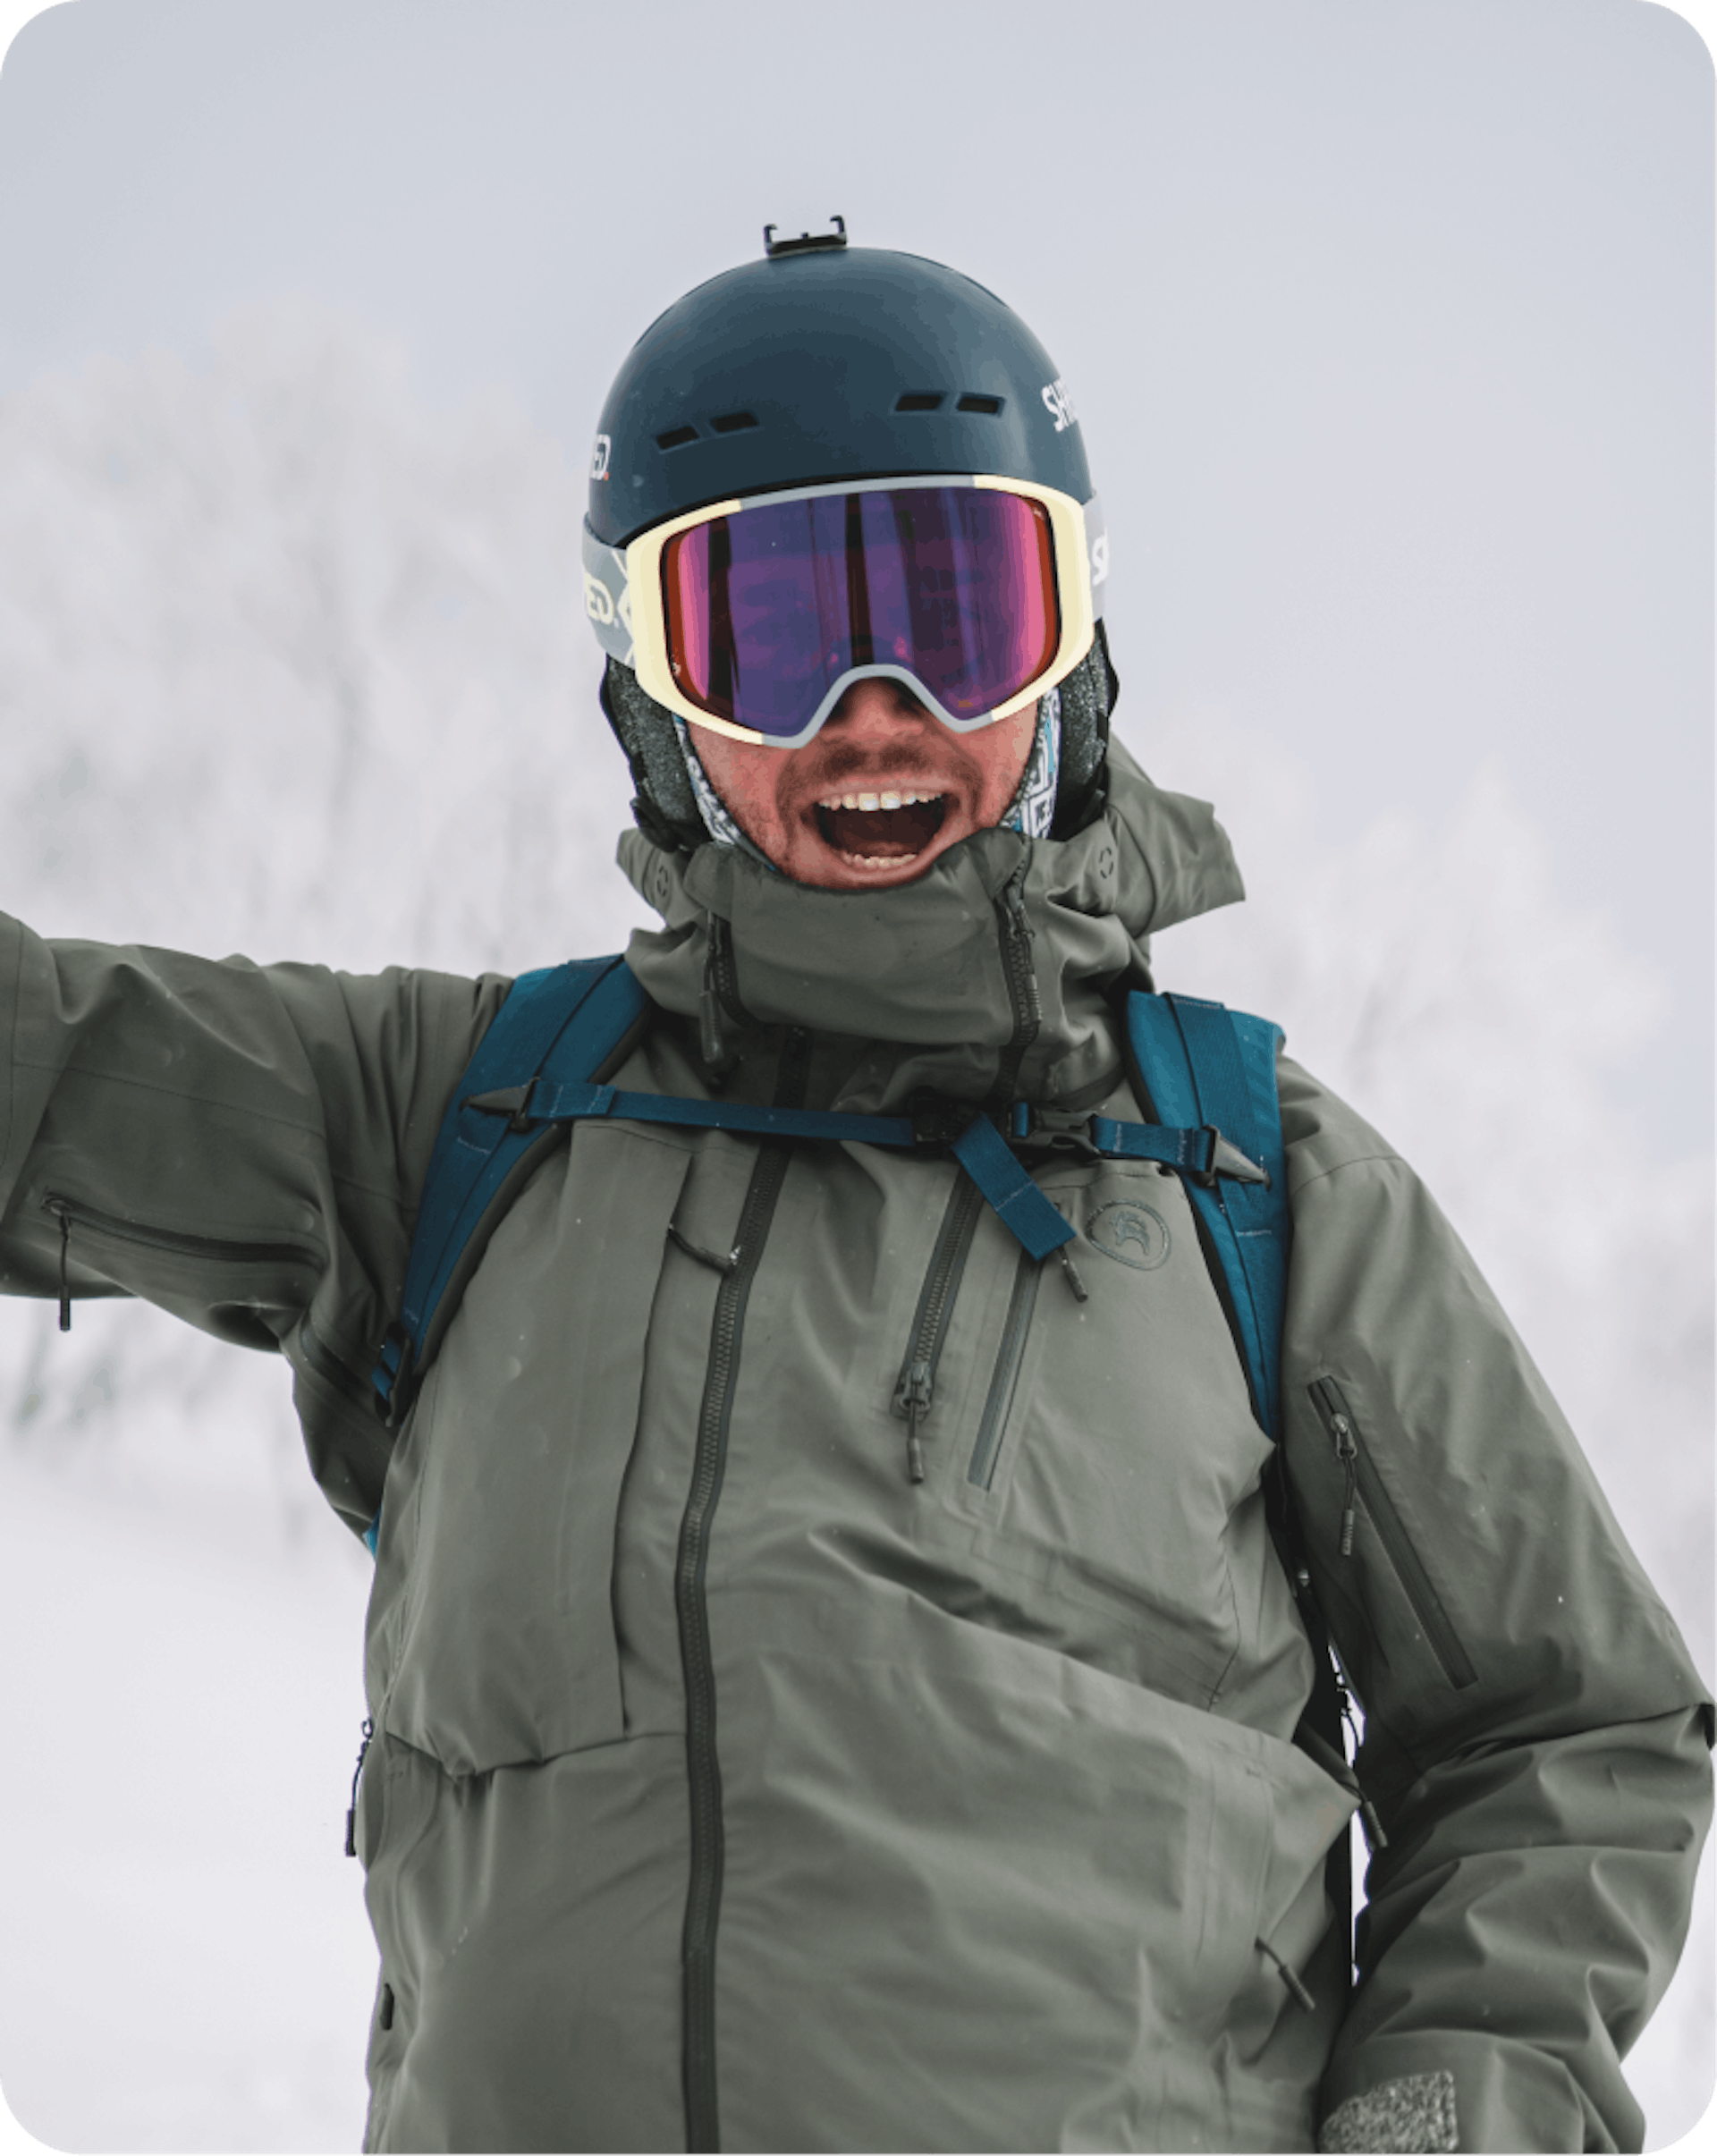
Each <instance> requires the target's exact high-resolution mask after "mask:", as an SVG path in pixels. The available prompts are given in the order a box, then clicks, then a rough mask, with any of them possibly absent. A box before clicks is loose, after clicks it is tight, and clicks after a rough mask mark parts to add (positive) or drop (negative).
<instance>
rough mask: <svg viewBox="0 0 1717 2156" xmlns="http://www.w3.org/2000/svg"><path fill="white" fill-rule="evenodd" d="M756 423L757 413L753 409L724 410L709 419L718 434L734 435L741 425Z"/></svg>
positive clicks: (754, 424)
mask: <svg viewBox="0 0 1717 2156" xmlns="http://www.w3.org/2000/svg"><path fill="white" fill-rule="evenodd" d="M710 425H711V426H712V427H714V428H715V431H716V433H717V434H718V435H736V434H738V433H739V432H740V429H741V428H742V427H755V426H756V425H757V413H756V412H754V411H724V412H723V413H721V414H720V415H719V417H717V418H716V419H712V420H711V421H710Z"/></svg>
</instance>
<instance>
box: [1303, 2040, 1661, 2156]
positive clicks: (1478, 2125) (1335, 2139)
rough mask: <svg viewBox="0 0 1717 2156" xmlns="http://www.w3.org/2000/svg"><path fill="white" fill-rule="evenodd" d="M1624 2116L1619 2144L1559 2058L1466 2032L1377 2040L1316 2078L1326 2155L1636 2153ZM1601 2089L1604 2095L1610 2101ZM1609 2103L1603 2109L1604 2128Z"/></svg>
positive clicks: (1638, 2132)
mask: <svg viewBox="0 0 1717 2156" xmlns="http://www.w3.org/2000/svg"><path fill="white" fill-rule="evenodd" d="M1616 2078H1617V2081H1618V2083H1619V2084H1620V2088H1619V2090H1618V2091H1617V2092H1615V2095H1616V2096H1620V2099H1621V2101H1623V2102H1625V2103H1626V2104H1627V2105H1628V2109H1630V2111H1631V2113H1632V2117H1631V2118H1630V2119H1629V2120H1628V2121H1627V2122H1626V2125H1627V2126H1631V2129H1632V2130H1631V2131H1627V2130H1624V2134H1623V2136H1622V2138H1621V2139H1620V2141H1617V2140H1614V2139H1612V2138H1611V2134H1610V2132H1609V2131H1606V2128H1605V2125H1604V2121H1603V2119H1602V2118H1600V2117H1599V2116H1598V2113H1597V2111H1596V2109H1594V2107H1593V2106H1592V2105H1590V2104H1588V2103H1587V2102H1586V2101H1584V2100H1583V2099H1582V2097H1581V2094H1580V2092H1579V2090H1578V2088H1577V2085H1576V2084H1575V2081H1574V2077H1573V2076H1572V2075H1571V2074H1570V2073H1569V2070H1568V2068H1567V2067H1565V2066H1564V2065H1563V2064H1562V2062H1561V2059H1555V2058H1552V2057H1551V2056H1550V2055H1549V2054H1548V2053H1546V2052H1544V2051H1540V2050H1535V2049H1534V2048H1533V2047H1532V2046H1531V2045H1530V2044H1523V2043H1510V2042H1506V2041H1498V2040H1497V2039H1496V2038H1494V2037H1485V2036H1482V2035H1476V2034H1474V2033H1470V2032H1467V2031H1449V2032H1446V2033H1431V2032H1428V2031H1427V2032H1426V2033H1425V2034H1424V2035H1423V2036H1415V2037H1395V2038H1388V2037H1384V2038H1381V2039H1379V2040H1378V2041H1376V2042H1372V2043H1366V2044H1364V2045H1362V2046H1361V2047H1360V2048H1359V2049H1358V2050H1357V2051H1355V2052H1354V2053H1353V2054H1351V2055H1350V2056H1349V2057H1348V2058H1345V2059H1343V2058H1341V2057H1340V2056H1339V2055H1338V2058H1337V2059H1336V2062H1335V2064H1334V2066H1333V2067H1332V2070H1331V2072H1330V2074H1329V2076H1327V2078H1326V2079H1325V2082H1324V2092H1323V2106H1322V2119H1323V2123H1322V2124H1321V2126H1319V2128H1318V2135H1317V2145H1318V2148H1319V2149H1320V2150H1324V2151H1328V2152H1331V2156H1347V2152H1349V2151H1358V2150H1365V2151H1368V2152H1371V2156H1409V2152H1411V2156H1429V2152H1439V2156H1441V2152H1445V2151H1447V2152H1452V2151H1456V2150H1461V2151H1467V2150H1493V2149H1508V2150H1522V2151H1529V2150H1544V2151H1554V2150H1569V2149H1615V2148H1617V2147H1620V2148H1631V2149H1637V2148H1638V2147H1639V2145H1640V2143H1641V2141H1642V2139H1643V2138H1644V2134H1645V2119H1644V2118H1643V2116H1642V2115H1641V2114H1640V2112H1639V2109H1638V2107H1637V2105H1636V2104H1634V2103H1633V2101H1632V2099H1631V2096H1628V2095H1627V2094H1626V2093H1625V2091H1626V2084H1621V2083H1620V2075H1619V2074H1618V2076H1617V2077H1616ZM1606 2094H1611V2092H1608V2091H1606ZM1617 2108H1618V2107H1617V2104H1616V2102H1615V2101H1614V2097H1613V2096H1612V2101H1611V2104H1610V2105H1609V2106H1607V2107H1606V2109H1608V2110H1609V2112H1610V2114H1611V2126H1615V2125H1618V2124H1623V2123H1624V2122H1622V2121H1621V2120H1619V2119H1617V2118H1615V2117H1614V2111H1615V2109H1617Z"/></svg>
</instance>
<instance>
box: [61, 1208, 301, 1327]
mask: <svg viewBox="0 0 1717 2156" xmlns="http://www.w3.org/2000/svg"><path fill="white" fill-rule="evenodd" d="M42 1209H43V1211H44V1212H47V1213H52V1214H53V1215H54V1217H55V1220H57V1221H58V1222H59V1223H60V1330H61V1332H70V1331H71V1330H72V1292H71V1281H70V1278H69V1267H70V1259H71V1245H72V1228H73V1227H74V1226H76V1227H79V1228H82V1229H85V1230H88V1231H89V1233H90V1234H92V1235H104V1236H106V1238H107V1239H108V1240H109V1241H110V1242H115V1243H135V1244H137V1245H139V1246H140V1247H141V1248H143V1249H145V1250H164V1251H166V1252H167V1253H168V1254H169V1255H170V1256H173V1257H194V1258H213V1259H216V1260H218V1261H219V1262H220V1263H222V1264H229V1265H269V1264H294V1265H309V1266H311V1267H316V1266H319V1265H320V1264H321V1262H322V1261H321V1258H320V1257H319V1256H318V1255H317V1253H316V1252H315V1251H313V1250H311V1249H309V1248H308V1247H306V1246H305V1245H304V1244H302V1243H241V1242H236V1241H228V1240H227V1239H224V1237H221V1236H217V1235H189V1234H186V1233H183V1232H182V1230H179V1229H177V1228H150V1227H147V1226H146V1225H145V1224H144V1223H143V1222H141V1221H128V1220H121V1219H119V1218H118V1217H117V1216H116V1215H115V1214H114V1213H99V1212H97V1210H96V1208H95V1207H94V1206H93V1205H84V1204H83V1203H82V1202H81V1201H80V1199H77V1198H70V1197H63V1196H60V1195H59V1194H58V1193H57V1192H55V1191H52V1190H50V1191H49V1192H48V1193H47V1196H45V1197H44V1198H43V1200H42Z"/></svg>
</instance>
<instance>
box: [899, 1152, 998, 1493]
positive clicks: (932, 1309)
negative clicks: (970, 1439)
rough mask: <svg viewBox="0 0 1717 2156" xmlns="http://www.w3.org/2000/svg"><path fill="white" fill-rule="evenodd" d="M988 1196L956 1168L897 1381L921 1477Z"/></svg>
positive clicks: (913, 1473)
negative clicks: (925, 1432) (957, 1305)
mask: <svg viewBox="0 0 1717 2156" xmlns="http://www.w3.org/2000/svg"><path fill="white" fill-rule="evenodd" d="M983 1208H984V1196H983V1193H982V1192H981V1191H980V1190H979V1189H978V1188H977V1184H976V1183H974V1182H973V1180H972V1179H971V1177H970V1176H968V1175H963V1174H956V1176H955V1177H954V1187H953V1189H952V1192H951V1193H950V1195H949V1199H948V1210H947V1211H946V1212H945V1213H943V1216H942V1226H941V1228H940V1229H939V1230H937V1232H936V1244H935V1249H934V1250H933V1251H932V1252H931V1254H930V1267H929V1270H928V1272H926V1274H925V1276H924V1286H923V1288H922V1289H921V1290H920V1291H919V1295H918V1310H917V1312H916V1313H915V1314H914V1316H913V1319H912V1338H911V1341H910V1343H909V1346H908V1348H907V1350H906V1359H905V1361H904V1362H902V1363H901V1374H900V1376H899V1377H898V1378H897V1379H896V1380H895V1382H894V1402H893V1407H894V1413H895V1414H896V1415H898V1416H900V1417H901V1421H902V1422H904V1423H905V1425H906V1465H907V1473H908V1475H909V1476H910V1477H911V1479H912V1480H913V1481H914V1482H915V1483H921V1482H922V1481H923V1480H924V1446H923V1443H922V1442H921V1440H920V1438H919V1436H918V1430H919V1427H920V1425H922V1424H923V1422H924V1420H925V1418H926V1416H928V1414H929V1412H930V1409H931V1407H932V1405H933V1404H934V1401H935V1385H936V1365H937V1364H938V1363H939V1362H940V1361H941V1360H942V1349H943V1341H944V1340H946V1339H947V1337H948V1324H949V1321H950V1319H951V1318H952V1316H953V1315H954V1298H955V1297H956V1296H957V1295H958V1294H959V1293H960V1278H961V1276H962V1274H963V1273H964V1272H965V1271H966V1260H967V1257H968V1255H969V1253H970V1251H971V1247H972V1236H973V1233H974V1231H975V1230H976V1229H977V1216H978V1214H979V1213H981V1212H982V1211H983Z"/></svg>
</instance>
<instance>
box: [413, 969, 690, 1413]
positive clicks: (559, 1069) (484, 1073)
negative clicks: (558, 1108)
mask: <svg viewBox="0 0 1717 2156" xmlns="http://www.w3.org/2000/svg"><path fill="white" fill-rule="evenodd" d="M647 1010H648V1002H647V998H646V996H645V993H644V991H643V990H642V988H640V987H639V985H638V982H637V980H636V979H635V977H633V975H632V973H631V971H630V968H628V967H627V965H626V964H625V962H624V960H622V959H619V958H601V959H579V960H573V961H571V963H570V964H568V965H564V966H551V967H545V968H542V970H541V971H539V972H537V973H525V974H520V977H519V978H518V979H517V980H516V981H515V982H514V983H513V985H512V988H511V989H510V990H509V991H508V993H507V999H506V1001H505V1002H503V1004H502V1006H501V1008H500V1010H498V1011H497V1012H496V1013H495V1018H494V1019H493V1021H492V1022H491V1024H490V1026H489V1029H488V1031H487V1032H486V1034H485V1035H484V1036H483V1038H482V1040H481V1041H480V1042H479V1043H478V1048H477V1053H476V1054H475V1055H473V1056H472V1058H471V1061H470V1062H469V1065H468V1066H467V1069H466V1071H465V1075H464V1077H463V1078H461V1080H460V1081H459V1084H458V1086H457V1087H456V1088H455V1089H454V1093H453V1099H452V1100H451V1101H450V1102H449V1103H448V1105H447V1112H446V1114H445V1115H444V1117H443V1118H442V1125H441V1129H440V1132H439V1133H438V1135H437V1137H436V1146H435V1151H434V1152H433V1153H432V1154H431V1155H430V1159H429V1171H428V1173H427V1176H426V1177H425V1178H424V1185H423V1193H422V1196H421V1197H420V1198H419V1205H418V1223H417V1229H416V1232H415V1234H414V1235H413V1238H412V1242H411V1255H410V1260H409V1261H408V1264H407V1266H406V1274H405V1290H404V1293H403V1295H402V1298H401V1306H400V1315H399V1316H398V1317H397V1318H395V1320H394V1321H393V1323H392V1324H391V1325H390V1326H389V1327H388V1329H387V1335H386V1338H385V1340H384V1341H383V1343H382V1349H381V1354H380V1357H378V1359H377V1361H376V1369H375V1372H374V1374H373V1377H372V1380H371V1382H372V1383H373V1384H374V1386H375V1389H376V1404H377V1407H378V1408H379V1410H380V1412H381V1413H382V1415H383V1417H384V1419H385V1421H386V1423H387V1425H388V1427H389V1428H390V1429H393V1428H396V1427H397V1426H398V1425H399V1424H400V1423H401V1422H402V1420H403V1418H404V1416H405V1414H406V1411H407V1409H408V1408H410V1405H411V1400H412V1397H413V1395H414V1394H415V1392H416V1391H417V1388H418V1385H419V1382H420V1381H421V1379H422V1376H423V1373H424V1371H425V1369H426V1368H427V1366H428V1364H429V1362H430V1361H431V1359H432V1358H433V1357H434V1355H435V1353H436V1349H437V1348H438V1347H439V1345H440V1342H441V1336H442V1334H443V1333H444V1332H445V1331H446V1329H447V1325H448V1323H449V1321H450V1320H451V1318H452V1317H453V1313H454V1311H455V1310H456V1309H457V1308H458V1307H459V1298H460V1296H461V1294H462V1292H463V1290H464V1287H465V1282H466V1281H467V1280H468V1279H469V1277H470V1274H471V1272H472V1271H473V1270H474V1269H475V1266H476V1264H477V1261H478V1258H479V1257H481V1256H482V1254H483V1251H484V1248H485V1247H486V1244H487V1241H488V1237H489V1234H490V1232H492V1230H493V1229H494V1227H495V1223H496V1222H497V1221H498V1220H499V1219H500V1218H501V1216H502V1215H503V1213H505V1211H506V1209H507V1207H508V1205H511V1203H512V1198H513V1196H515V1195H516V1193H517V1192H518V1190H519V1188H520V1185H521V1183H522V1182H523V1180H524V1179H525V1177H526V1176H527V1175H528V1174H529V1172H530V1171H532V1170H533V1169H534V1168H535V1166H536V1165H537V1160H538V1158H539V1157H540V1156H541V1154H543V1153H544V1152H545V1151H546V1149H547V1146H549V1145H552V1144H554V1142H555V1141H556V1140H557V1138H558V1137H560V1136H561V1135H562V1133H560V1132H557V1131H555V1130H554V1129H548V1130H544V1129H535V1128H532V1129H526V1128H523V1127H521V1125H520V1123H519V1122H518V1121H517V1120H507V1119H503V1118H500V1117H496V1116H494V1115H486V1114H484V1113H483V1112H480V1111H479V1110H478V1109H476V1108H474V1107H473V1106H472V1105H471V1102H472V1097H473V1095H479V1094H486V1093H492V1092H494V1091H495V1090H496V1089H497V1088H503V1087H511V1086H519V1087H525V1086H529V1085H530V1084H531V1083H532V1081H533V1080H535V1079H536V1078H538V1077H545V1078H552V1079H554V1080H556V1081H559V1082H562V1083H564V1082H568V1081H572V1082H576V1081H579V1080H583V1079H589V1078H596V1077H597V1076H598V1075H599V1074H600V1073H601V1072H602V1070H603V1068H604V1066H605V1065H606V1064H609V1063H611V1062H612V1061H613V1059H614V1056H615V1053H616V1051H617V1050H618V1049H620V1048H621V1047H622V1044H624V1043H625V1042H626V1041H627V1040H628V1038H629V1036H632V1035H634V1034H635V1032H636V1030H637V1029H638V1028H639V1026H640V1025H641V1023H642V1021H643V1019H644V1017H645V1015H646V1013H647Z"/></svg>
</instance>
